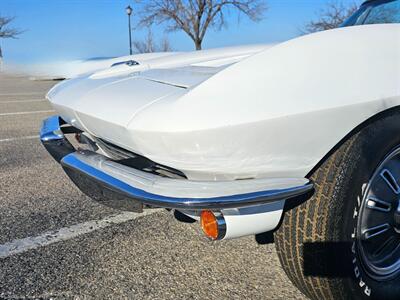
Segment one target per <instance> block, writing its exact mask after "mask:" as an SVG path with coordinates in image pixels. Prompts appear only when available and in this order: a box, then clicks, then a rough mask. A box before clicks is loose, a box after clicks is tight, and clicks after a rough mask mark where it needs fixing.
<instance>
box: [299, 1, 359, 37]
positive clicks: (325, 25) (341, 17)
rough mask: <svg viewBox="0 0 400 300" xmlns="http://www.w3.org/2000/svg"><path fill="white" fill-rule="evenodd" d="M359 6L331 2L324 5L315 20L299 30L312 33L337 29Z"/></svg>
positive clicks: (353, 3)
mask: <svg viewBox="0 0 400 300" xmlns="http://www.w3.org/2000/svg"><path fill="white" fill-rule="evenodd" d="M358 7H359V5H358V4H357V3H356V2H349V1H347V2H346V4H344V2H338V1H331V2H329V3H327V4H326V7H325V8H323V9H322V10H321V11H320V12H319V13H318V17H317V19H316V20H313V21H310V22H308V23H307V24H306V25H305V26H304V28H303V29H302V30H301V31H302V33H313V32H317V31H323V30H328V29H333V28H337V27H339V26H340V25H341V24H342V23H343V22H344V21H345V20H346V19H347V18H349V17H350V16H351V15H352V14H353V13H354V12H355V11H356V10H357V9H358Z"/></svg>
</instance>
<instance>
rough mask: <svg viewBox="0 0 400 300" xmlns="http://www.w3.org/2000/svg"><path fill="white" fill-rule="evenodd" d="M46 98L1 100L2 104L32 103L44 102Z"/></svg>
mask: <svg viewBox="0 0 400 300" xmlns="http://www.w3.org/2000/svg"><path fill="white" fill-rule="evenodd" d="M44 101H46V99H29V100H15V101H12V100H10V101H0V104H10V103H25V102H26V103H30V102H44Z"/></svg>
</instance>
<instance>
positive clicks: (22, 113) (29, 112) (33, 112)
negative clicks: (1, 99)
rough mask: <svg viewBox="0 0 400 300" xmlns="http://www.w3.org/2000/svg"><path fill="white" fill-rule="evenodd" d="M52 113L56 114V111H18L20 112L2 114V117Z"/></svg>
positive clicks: (0, 115)
mask: <svg viewBox="0 0 400 300" xmlns="http://www.w3.org/2000/svg"><path fill="white" fill-rule="evenodd" d="M50 112H55V110H36V111H18V112H10V113H2V114H0V117H4V116H17V115H30V114H42V113H50Z"/></svg>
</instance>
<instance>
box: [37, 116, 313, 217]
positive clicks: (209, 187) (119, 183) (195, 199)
mask: <svg viewBox="0 0 400 300" xmlns="http://www.w3.org/2000/svg"><path fill="white" fill-rule="evenodd" d="M60 120H61V119H60V118H59V117H51V118H49V119H47V120H45V121H44V123H43V127H42V130H41V135H40V136H41V140H42V143H43V144H44V145H45V147H46V149H47V150H48V151H49V152H50V154H51V155H52V156H53V157H54V158H55V159H56V160H57V161H59V162H60V163H61V165H62V166H63V168H64V170H65V171H66V173H67V174H68V175H69V176H70V178H71V179H72V180H73V181H74V183H75V184H76V185H77V186H78V187H79V188H80V189H81V190H82V191H83V192H85V193H86V194H88V195H89V196H90V197H92V198H93V199H95V200H97V201H99V199H101V198H102V197H103V198H104V197H105V196H106V194H107V195H108V196H107V199H108V200H107V201H106V202H107V203H104V204H106V205H108V206H113V207H118V206H120V204H119V203H115V201H117V202H118V199H120V200H121V201H122V202H124V203H129V201H131V202H132V203H134V205H133V209H134V210H139V208H138V206H137V205H138V204H140V205H142V204H144V205H150V206H156V207H165V208H176V209H183V210H202V209H211V210H221V209H227V208H240V207H248V206H255V205H260V204H265V203H269V202H274V201H279V200H285V199H288V198H292V197H296V196H300V195H303V194H306V193H308V192H310V191H311V190H312V189H313V184H312V182H310V181H309V180H307V179H305V178H299V179H293V178H289V179H247V180H238V181H229V182H227V181H225V182H224V181H208V182H200V181H191V180H187V179H174V178H166V177H161V176H159V175H155V174H151V173H147V172H143V171H140V170H137V169H134V168H132V167H127V166H125V165H122V164H119V163H118V162H116V161H113V160H111V159H109V158H107V157H105V156H104V155H100V154H97V153H95V152H92V151H76V150H75V149H74V148H73V146H72V145H71V144H70V143H69V142H68V140H66V139H65V137H64V135H63V134H62V131H61V128H60ZM61 121H62V120H61ZM264 184H265V185H264ZM263 189H265V190H263ZM110 193H111V194H110ZM114 195H115V197H114ZM113 198H115V199H114V200H113ZM110 201H111V202H110ZM113 201H114V202H113ZM100 202H101V200H100ZM125 206H126V205H125V204H124V205H123V207H125Z"/></svg>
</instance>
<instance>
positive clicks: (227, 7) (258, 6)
mask: <svg viewBox="0 0 400 300" xmlns="http://www.w3.org/2000/svg"><path fill="white" fill-rule="evenodd" d="M138 2H144V4H143V8H142V11H141V15H142V18H141V20H140V23H139V25H140V26H146V27H148V26H151V25H153V24H161V23H166V24H167V31H176V30H183V31H184V32H185V33H186V34H187V35H188V36H189V37H190V38H191V39H192V40H193V42H194V45H195V47H196V50H200V49H201V46H202V42H203V40H204V36H205V35H206V32H207V30H208V29H209V28H211V27H214V28H216V29H218V30H220V29H221V28H222V27H223V26H226V25H227V23H226V20H225V15H226V14H229V13H234V12H235V13H237V14H238V17H239V16H240V15H245V16H247V17H248V18H250V20H252V21H259V20H261V18H262V17H263V15H264V13H265V11H266V10H267V6H266V3H265V2H266V1H265V0H152V1H140V0H138Z"/></svg>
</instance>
